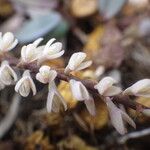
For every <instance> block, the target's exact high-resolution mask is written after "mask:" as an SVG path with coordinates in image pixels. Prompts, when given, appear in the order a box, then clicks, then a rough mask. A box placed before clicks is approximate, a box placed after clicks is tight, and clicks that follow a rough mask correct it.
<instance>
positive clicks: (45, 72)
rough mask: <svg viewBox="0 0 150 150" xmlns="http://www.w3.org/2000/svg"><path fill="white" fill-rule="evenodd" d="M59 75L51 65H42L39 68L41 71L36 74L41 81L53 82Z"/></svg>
mask: <svg viewBox="0 0 150 150" xmlns="http://www.w3.org/2000/svg"><path fill="white" fill-rule="evenodd" d="M56 76H57V72H56V71H55V70H51V68H50V67H49V66H42V67H41V68H40V69H39V73H37V74H36V79H37V80H38V81H40V82H41V83H44V84H46V83H49V82H52V81H53V80H54V79H55V78H56Z"/></svg>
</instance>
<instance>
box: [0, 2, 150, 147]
mask: <svg viewBox="0 0 150 150" xmlns="http://www.w3.org/2000/svg"><path fill="white" fill-rule="evenodd" d="M7 31H10V32H13V33H14V34H15V36H16V37H17V38H18V40H19V44H18V46H17V47H16V48H15V50H14V51H13V52H12V53H13V54H14V55H15V56H17V57H19V55H20V50H21V47H22V46H23V45H26V44H28V43H30V42H33V41H34V40H36V39H37V38H39V37H44V41H43V43H42V44H45V43H46V42H47V41H48V40H49V39H50V38H56V39H57V41H61V42H62V43H63V48H64V49H65V55H64V56H63V58H60V59H57V60H54V61H49V62H46V64H48V65H50V66H54V67H59V68H63V67H64V66H65V65H66V63H67V61H68V59H69V57H70V56H71V54H73V53H74V52H78V51H84V52H85V53H87V56H88V58H89V59H92V60H93V65H92V67H90V68H89V69H87V70H85V71H84V72H82V71H81V72H80V73H77V74H75V75H76V76H78V77H80V78H92V79H94V80H97V81H99V80H100V79H101V78H102V77H104V76H106V75H109V76H112V77H113V78H115V79H116V80H117V81H118V82H119V84H120V86H121V87H122V88H123V89H124V88H126V87H128V86H130V85H132V84H133V83H134V82H136V81H137V80H140V79H143V78H150V2H149V0H0V32H2V33H5V32H7ZM36 85H37V88H38V91H39V92H38V94H37V95H36V96H34V97H32V96H29V97H28V98H25V99H24V98H18V97H16V95H14V87H13V86H12V87H9V88H5V89H4V90H2V91H1V92H0V139H1V140H0V150H4V149H5V150H17V149H18V150H22V149H26V150H55V149H60V150H105V149H109V150H110V149H113V150H122V149H124V150H128V149H129V150H130V149H132V150H148V149H150V140H149V139H150V126H149V125H150V118H149V117H147V116H142V115H141V114H136V113H135V111H133V110H130V109H128V108H125V109H126V111H128V113H129V114H130V116H132V118H134V121H135V122H136V124H137V129H136V130H134V129H132V128H131V129H130V128H128V130H129V133H128V134H129V135H130V133H132V132H136V133H137V134H136V135H137V136H136V137H135V138H131V137H130V136H128V134H127V136H126V135H125V136H121V135H119V134H118V133H117V132H116V131H115V130H114V128H113V127H112V126H111V123H110V121H109V117H108V112H107V108H106V106H105V104H104V103H103V102H102V101H101V100H96V99H95V102H96V107H97V115H96V116H95V117H93V116H90V114H89V113H88V112H87V110H86V108H85V106H84V105H82V104H80V103H77V101H76V100H75V99H74V98H73V97H72V95H71V93H70V89H69V85H68V84H67V83H65V82H62V81H61V82H59V83H58V89H59V90H60V92H61V94H62V95H63V96H64V98H65V99H66V102H67V104H68V107H69V109H68V111H67V112H61V113H60V114H48V113H47V112H46V110H45V104H46V97H47V87H45V86H43V85H41V84H39V83H36ZM133 100H135V101H137V102H139V103H142V104H143V105H145V106H149V107H150V100H149V99H146V98H135V99H133ZM12 110H15V111H13V112H12ZM143 130H144V131H145V132H146V134H144V135H143V134H142V132H141V131H143Z"/></svg>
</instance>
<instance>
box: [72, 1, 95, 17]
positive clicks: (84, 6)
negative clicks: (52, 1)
mask: <svg viewBox="0 0 150 150" xmlns="http://www.w3.org/2000/svg"><path fill="white" fill-rule="evenodd" d="M96 10H97V0H72V1H71V12H72V14H73V15H74V16H75V17H87V16H90V15H92V14H93V13H95V12H96Z"/></svg>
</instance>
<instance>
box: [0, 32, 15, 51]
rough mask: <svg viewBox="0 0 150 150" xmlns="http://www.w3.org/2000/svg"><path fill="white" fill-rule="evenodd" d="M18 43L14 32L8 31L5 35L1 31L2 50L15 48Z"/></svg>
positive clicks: (0, 43)
mask: <svg viewBox="0 0 150 150" xmlns="http://www.w3.org/2000/svg"><path fill="white" fill-rule="evenodd" d="M17 44H18V40H17V39H15V37H14V35H13V33H11V32H6V33H5V34H4V35H3V36H2V33H1V32H0V51H1V52H7V51H10V50H11V49H13V48H14V47H15V46H16V45H17Z"/></svg>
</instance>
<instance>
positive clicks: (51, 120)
mask: <svg viewBox="0 0 150 150" xmlns="http://www.w3.org/2000/svg"><path fill="white" fill-rule="evenodd" d="M40 120H41V122H42V123H44V125H47V126H56V125H59V124H60V123H62V121H63V117H62V116H61V115H60V114H59V113H45V114H43V115H42V116H41V118H40Z"/></svg>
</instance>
